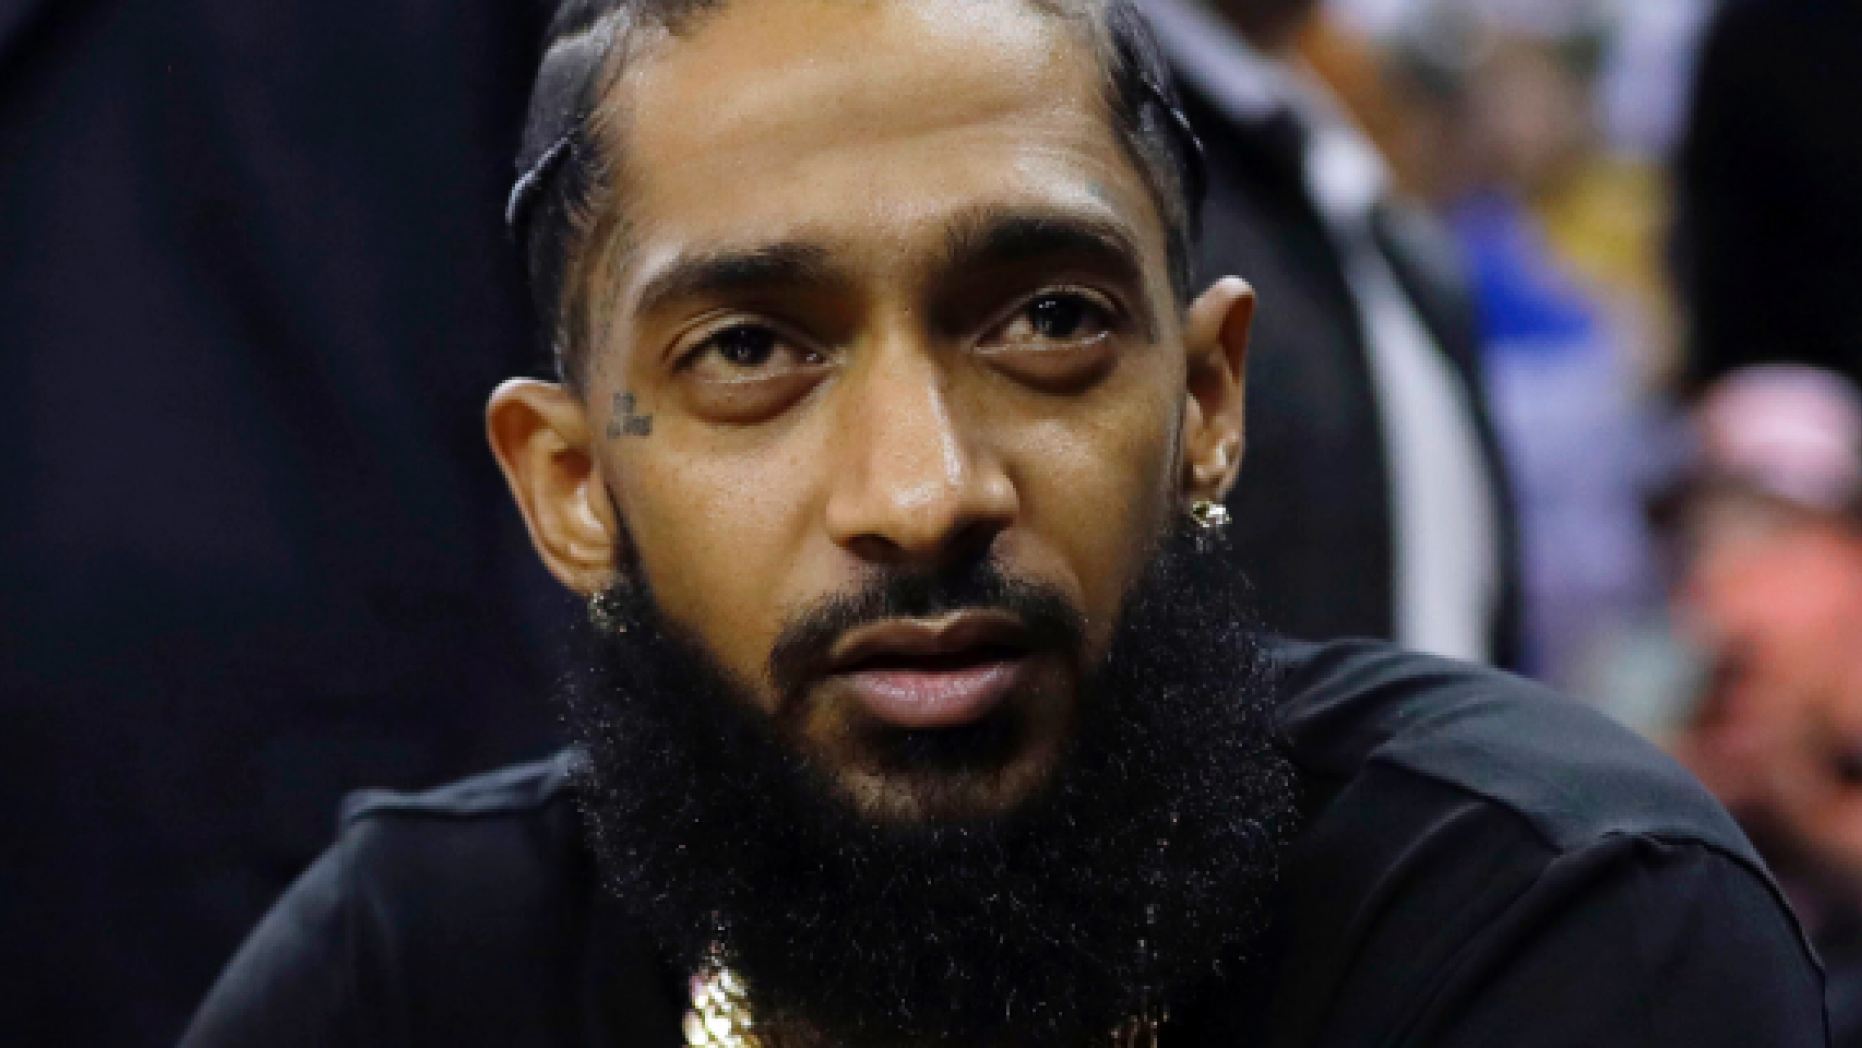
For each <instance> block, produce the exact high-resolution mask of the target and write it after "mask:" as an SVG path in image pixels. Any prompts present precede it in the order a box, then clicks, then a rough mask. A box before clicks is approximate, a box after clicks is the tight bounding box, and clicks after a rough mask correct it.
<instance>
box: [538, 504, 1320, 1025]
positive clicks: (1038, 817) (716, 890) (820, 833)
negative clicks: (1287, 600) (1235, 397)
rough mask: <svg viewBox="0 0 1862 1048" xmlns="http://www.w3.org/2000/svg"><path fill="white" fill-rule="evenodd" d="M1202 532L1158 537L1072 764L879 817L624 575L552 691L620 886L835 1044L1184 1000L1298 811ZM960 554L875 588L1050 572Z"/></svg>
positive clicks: (759, 1003) (1214, 960)
mask: <svg viewBox="0 0 1862 1048" xmlns="http://www.w3.org/2000/svg"><path fill="white" fill-rule="evenodd" d="M1208 542H1209V539H1208V538H1207V536H1206V535H1203V534H1195V535H1192V534H1191V533H1190V531H1189V530H1188V528H1187V527H1186V528H1185V529H1184V530H1183V531H1182V532H1181V533H1179V534H1174V535H1172V536H1170V537H1169V538H1167V539H1166V540H1164V541H1163V542H1161V543H1160V544H1159V551H1158V553H1157V555H1156V556H1155V557H1154V559H1153V562H1152V564H1151V566H1150V568H1149V570H1147V571H1146V572H1145V573H1144V576H1143V578H1142V579H1141V580H1140V581H1139V583H1138V584H1137V585H1136V586H1135V587H1134V588H1133V589H1132V591H1131V593H1130V594H1129V595H1128V597H1127V598H1126V600H1125V602H1124V605H1123V609H1122V612H1121V614H1120V621H1119V624H1118V626H1117V628H1116V629H1115V632H1114V636H1113V638H1112V641H1111V643H1110V645H1109V646H1108V650H1107V655H1106V657H1105V658H1104V659H1103V661H1102V663H1101V665H1100V667H1099V669H1098V670H1097V671H1096V672H1094V673H1092V674H1091V675H1090V677H1089V679H1088V681H1087V682H1086V684H1085V686H1084V688H1083V690H1082V693H1081V696H1080V699H1079V709H1078V714H1077V719H1076V721H1075V730H1074V737H1073V738H1072V739H1071V740H1070V742H1069V745H1068V748H1067V750H1066V753H1065V755H1064V756H1063V758H1062V760H1061V764H1060V765H1059V767H1058V768H1056V769H1055V771H1054V772H1053V774H1052V776H1051V778H1050V779H1049V781H1048V782H1047V783H1046V784H1045V785H1044V786H1043V787H1042V788H1041V789H1040V790H1038V792H1036V793H1035V794H1034V795H1033V796H1032V797H1030V798H1029V799H1027V800H1026V801H1024V802H1023V803H1022V804H1020V805H1019V806H1017V807H1016V808H1015V809H1014V810H1013V811H1011V812H1009V813H1007V814H1004V815H1002V816H1000V817H996V818H990V819H972V820H968V821H943V822H929V823H915V824H910V825H899V824H884V823H878V822H874V821H872V820H870V819H867V818H863V817H862V816H861V815H859V814H858V813H857V812H856V811H855V810H854V809H853V807H852V806H851V805H850V804H849V803H848V802H847V801H846V800H844V799H842V797H841V796H840V795H839V794H837V793H835V792H833V790H832V788H831V786H830V785H829V783H828V781H827V777H826V776H825V775H823V774H822V773H821V772H820V771H819V770H818V769H816V768H814V767H812V766H810V764H809V763H808V761H807V759H806V758H804V757H803V756H801V755H800V753H799V751H798V749H797V748H796V747H795V746H794V745H793V744H792V743H791V742H789V741H786V740H785V739H784V738H783V737H782V736H781V735H780V734H779V732H778V730H777V729H776V728H775V727H774V726H773V725H772V723H771V718H770V717H768V716H767V715H765V714H762V713H760V712H757V710H756V708H755V707H754V706H753V705H752V704H751V701H750V699H749V697H748V694H747V693H746V690H745V688H744V687H743V686H742V685H741V684H739V683H735V682H733V681H732V679H731V678H729V677H728V676H727V675H726V673H725V672H724V671H723V670H722V669H721V668H720V667H719V666H718V665H717V663H716V661H715V660H714V659H713V658H711V657H710V655H709V654H708V652H707V650H706V649H705V648H704V647H703V646H702V644H701V643H700V642H699V641H698V640H697V639H696V638H694V637H691V636H690V635H688V634H687V633H686V632H684V631H682V630H679V629H677V628H675V627H673V626H671V625H670V624H668V623H667V622H666V621H665V620H664V618H663V617H662V616H661V615H659V614H658V611H657V609H656V607H655V605H654V603H653V600H652V598H651V595H650V594H649V593H647V592H646V590H645V588H644V587H641V586H634V587H620V588H616V589H615V590H614V591H612V592H610V593H609V594H607V595H606V598H605V600H604V605H605V608H606V613H607V616H608V617H609V620H610V624H618V625H621V626H624V627H625V631H624V632H616V631H612V630H595V629H591V628H587V627H581V628H580V629H579V630H578V632H579V635H580V640H581V642H582V644H583V645H584V652H585V653H584V655H583V657H582V658H580V659H578V660H576V662H577V665H578V667H579V668H578V669H576V670H575V671H573V672H572V673H571V674H570V676H569V678H568V680H567V681H566V686H565V688H564V689H563V694H562V701H563V703H564V706H565V709H566V720H567V722H568V724H569V727H570V729H571V731H572V734H573V736H574V739H575V742H576V743H577V745H578V746H579V748H580V749H581V751H582V755H583V757H584V759H583V760H582V761H581V762H580V770H579V775H578V787H579V790H580V795H581V798H582V804H583V811H584V815H585V819H586V825H587V830H588V838H589V843H590V846H591V848H592V849H593V851H594V853H595V855H596V858H597V860H598V863H599V866H600V868H601V871H602V879H603V882H604V884H605V886H606V887H607V888H608V889H609V890H610V891H612V892H613V893H614V894H615V895H616V896H617V897H619V899H620V900H621V901H622V903H623V904H624V906H625V908H626V909H627V910H628V911H629V912H630V913H632V914H634V915H635V916H636V918H637V919H639V920H641V921H643V922H645V923H646V925H647V926H648V927H649V928H650V929H651V930H652V931H654V932H655V933H657V935H658V936H659V937H660V939H661V941H662V943H663V945H664V946H665V948H667V949H668V950H669V951H670V952H671V954H672V958H673V960H674V961H675V962H676V963H679V964H681V965H684V966H686V968H687V970H692V969H695V968H696V967H697V966H698V965H699V963H700V962H701V960H702V959H703V958H705V957H706V956H707V952H708V951H709V950H711V949H713V948H714V947H715V948H721V950H722V954H723V957H722V959H723V960H724V961H726V962H727V963H728V964H729V965H730V966H731V967H732V968H734V969H735V970H736V971H737V973H738V974H739V975H740V976H741V977H742V978H743V979H744V981H745V982H746V983H747V984H748V986H749V988H750V992H751V995H752V997H751V1003H752V1005H753V1008H754V1010H755V1012H756V1014H757V1015H758V1016H759V1021H768V1020H770V1019H771V1018H776V1019H777V1020H778V1021H791V1020H793V1021H797V1022H798V1024H799V1025H802V1026H805V1027H806V1028H808V1029H811V1030H813V1031H815V1032H817V1033H818V1034H820V1035H822V1036H824V1037H825V1038H826V1039H827V1040H828V1041H829V1042H831V1043H838V1044H875V1043H878V1044H897V1043H900V1042H909V1041H917V1040H961V1041H963V1042H966V1043H973V1044H1000V1043H1005V1042H1013V1043H1015V1044H1023V1045H1032V1046H1057V1045H1062V1044H1069V1043H1084V1042H1086V1041H1089V1040H1094V1039H1103V1038H1104V1036H1105V1035H1106V1033H1107V1031H1109V1030H1110V1029H1111V1028H1112V1027H1113V1026H1115V1025H1116V1024H1117V1023H1118V1022H1119V1021H1120V1020H1121V1019H1123V1018H1124V1017H1126V1016H1127V1015H1130V1014H1131V1013H1133V1012H1134V1011H1135V1010H1136V1009H1137V1008H1138V1006H1139V1004H1140V1002H1141V1000H1142V999H1143V997H1144V996H1145V994H1146V993H1147V992H1149V993H1150V994H1151V995H1152V996H1153V997H1155V998H1161V999H1163V1000H1166V1001H1168V1000H1181V999H1184V998H1185V997H1187V996H1188V995H1189V994H1190V993H1191V991H1192V990H1193V988H1194V987H1195V986H1197V985H1198V984H1201V983H1204V982H1205V981H1207V980H1209V979H1211V978H1215V977H1218V976H1220V975H1221V974H1222V972H1223V970H1224V968H1225V966H1230V965H1235V964H1239V963H1241V962H1242V961H1243V960H1244V959H1247V958H1248V957H1249V956H1250V954H1251V953H1252V952H1253V951H1254V949H1255V948H1256V946H1257V945H1258V943H1259V942H1260V939H1261V937H1262V936H1263V934H1264V933H1265V932H1266V930H1267V927H1268V924H1269V922H1270V918H1271V915H1272V904H1271V898H1272V894H1273V886H1274V879H1275V875H1276V872H1277V868H1278V860H1279V854H1280V852H1281V850H1282V847H1283V846H1284V843H1285V841H1286V840H1287V838H1288V837H1289V836H1290V834H1291V832H1292V829H1293V822H1294V816H1293V811H1294V803H1293V797H1294V793H1293V791H1294V786H1293V783H1294V779H1293V773H1292V770H1291V768H1290V766H1289V765H1288V764H1287V763H1286V760H1285V758H1284V756H1283V755H1282V754H1281V753H1280V752H1279V751H1278V750H1277V749H1276V747H1275V746H1274V744H1273V732H1272V726H1271V719H1272V702H1273V695H1274V682H1273V680H1272V677H1271V674H1270V673H1269V672H1268V668H1267V667H1268V662H1267V660H1266V658H1265V656H1264V654H1263V651H1262V648H1261V646H1260V644H1259V641H1258V639H1257V636H1256V633H1255V631H1254V630H1253V629H1251V628H1250V626H1249V624H1250V622H1251V619H1250V618H1249V616H1248V615H1247V599H1246V596H1247V593H1246V584H1245V583H1244V582H1242V581H1241V580H1240V579H1239V578H1238V577H1236V575H1235V574H1234V573H1233V571H1232V569H1230V568H1228V567H1227V562H1226V560H1225V559H1224V558H1221V557H1217V556H1211V555H1208V554H1207V553H1205V552H1203V550H1202V549H1201V547H1202V546H1203V545H1206V544H1207V543H1208ZM949 574H950V573H944V575H942V576H940V578H943V577H945V576H948V575H949ZM958 574H960V575H962V576H963V577H962V578H957V579H947V580H946V581H948V583H949V584H948V585H947V586H942V585H938V584H933V585H931V586H929V587H928V588H927V587H926V586H925V585H924V583H923V581H922V578H920V579H919V580H918V581H915V582H914V581H912V580H908V579H900V578H894V579H890V580H887V579H885V578H881V579H879V580H878V582H877V584H876V585H875V587H873V589H874V590H886V589H888V588H891V589H895V590H903V591H905V592H908V593H917V594H919V596H920V598H925V599H929V600H930V603H931V604H933V605H936V606H940V607H942V606H945V605H946V604H948V603H950V602H949V601H944V600H939V599H937V598H936V595H937V594H939V593H946V594H952V595H960V599H959V600H958V603H960V604H961V605H962V606H973V604H974V603H975V602H982V603H984V604H985V605H992V606H1000V604H1001V603H1002V602H1004V601H1006V602H1007V603H1009V604H1010V605H1011V607H1013V606H1014V605H1015V603H1016V600H1015V598H1014V596H1013V594H1014V592H1016V591H1018V590H1019V591H1022V592H1027V591H1040V590H1042V587H1040V586H1039V585H1038V584H1032V583H1019V582H1012V581H1011V582H1010V583H1009V584H1008V585H1007V586H1004V585H1002V584H1001V583H1000V581H999V580H1000V575H999V573H997V572H996V569H995V568H994V566H993V565H991V564H989V563H987V562H984V563H983V564H973V565H969V566H967V567H965V568H963V569H960V570H959V572H958ZM979 575H980V576H983V577H985V579H987V578H988V577H994V578H996V579H997V580H998V582H997V583H996V584H989V583H988V582H987V581H985V582H983V583H979V582H977V577H978V576H979ZM888 581H889V582H891V583H892V584H893V585H892V586H891V587H888V586H887V582H888ZM927 593H928V594H929V597H926V594H927ZM991 594H994V595H995V597H992V596H991ZM1004 594H1007V595H1006V596H1004ZM1032 599H1034V600H1036V601H1039V600H1040V599H1041V598H1040V596H1039V593H1038V592H1036V594H1035V596H1034V598H1032ZM832 603H834V604H835V605H836V606H838V607H840V608H841V609H843V611H844V609H845V608H846V607H848V606H850V604H849V602H848V601H847V600H845V599H843V600H840V601H835V602H832ZM898 603H899V602H898V601H889V600H887V599H883V598H879V597H870V598H856V599H855V600H854V601H853V602H852V604H857V605H864V606H866V607H868V608H869V609H872V610H882V609H886V608H890V607H893V606H895V605H897V604H898ZM906 603H908V604H911V603H914V601H913V600H910V599H908V600H906ZM1064 617H1065V616H1062V618H1064ZM1057 624H1058V623H1057Z"/></svg>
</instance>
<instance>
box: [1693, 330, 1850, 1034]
mask: <svg viewBox="0 0 1862 1048" xmlns="http://www.w3.org/2000/svg"><path fill="white" fill-rule="evenodd" d="M1695 419H1696V421H1697V423H1698V427H1697V429H1698V435H1699V438H1700V439H1699V440H1698V442H1697V443H1698V446H1699V456H1698V458H1697V460H1696V461H1695V462H1694V463H1692V465H1691V470H1690V472H1689V474H1688V476H1687V477H1686V478H1685V480H1684V482H1683V483H1681V484H1678V485H1676V487H1675V489H1674V490H1673V491H1672V492H1671V493H1669V496H1668V497H1667V498H1665V499H1664V500H1663V503H1662V504H1661V505H1660V507H1659V508H1660V509H1661V510H1662V511H1663V512H1662V514H1661V516H1662V517H1663V518H1664V520H1665V522H1666V523H1668V524H1669V525H1670V529H1671V531H1672V533H1673V535H1674V537H1675V539H1676V540H1677V546H1678V547H1680V548H1679V550H1678V552H1679V553H1680V556H1679V557H1677V558H1676V559H1677V560H1678V562H1679V563H1680V564H1681V565H1682V566H1683V569H1684V570H1683V571H1682V572H1681V574H1680V577H1679V579H1678V584H1677V585H1676V587H1675V600H1674V603H1675V607H1676V610H1677V612H1678V616H1677V617H1678V619H1679V621H1680V625H1681V626H1682V628H1683V630H1684V632H1685V634H1686V635H1687V637H1688V639H1689V640H1690V641H1691V643H1692V646H1693V647H1695V648H1697V649H1698V650H1699V651H1701V652H1702V653H1704V655H1705V661H1706V663H1707V666H1708V668H1709V672H1706V673H1704V674H1702V677H1703V678H1704V679H1703V681H1702V684H1703V685H1704V687H1703V692H1704V694H1702V695H1701V697H1700V702H1699V705H1698V709H1696V710H1695V711H1694V713H1693V716H1692V718H1691V720H1690V722H1689V723H1688V724H1686V726H1685V728H1684V730H1683V731H1681V732H1680V733H1679V735H1678V737H1677V738H1676V740H1675V753H1676V755H1677V756H1679V757H1680V758H1681V760H1682V761H1683V763H1685V764H1686V765H1687V766H1688V767H1689V768H1690V769H1692V770H1693V771H1694V772H1695V774H1697V775H1699V776H1700V778H1701V781H1702V782H1703V783H1705V784H1706V786H1707V787H1708V788H1709V789H1710V790H1712V791H1713V792H1714V794H1715V795H1716V796H1717V797H1719V799H1720V801H1721V802H1722V803H1723V804H1725V805H1726V806H1727V808H1728V809H1729V810H1730V811H1731V812H1732V813H1733V815H1734V816H1735V817H1737V818H1738V819H1739V822H1740V825H1741V826H1742V828H1744V829H1745V831H1746V832H1747V833H1748V834H1749V835H1750V836H1751V838H1752V840H1753V842H1754V843H1755V844H1756V845H1757V847H1758V848H1759V849H1760V851H1761V853H1762V854H1763V856H1764V858H1765V861H1766V863H1767V864H1768V865H1769V866H1770V867H1771V869H1772V870H1773V871H1775V873H1776V875H1777V877H1778V879H1779V882H1780V883H1781V884H1782V885H1783V887H1784V889H1785V891H1786V892H1787V894H1788V897H1789V898H1790V900H1791V905H1792V908H1793V909H1794V910H1795V911H1796V912H1797V914H1798V915H1799V917H1800V918H1801V919H1802V920H1803V922H1804V925H1805V926H1806V929H1807V930H1808V931H1809V932H1810V934H1811V936H1812V937H1813V940H1814V942H1815V944H1816V946H1817V950H1818V952H1819V953H1820V954H1821V955H1822V957H1823V960H1824V962H1825V964H1826V965H1827V966H1828V975H1829V979H1828V982H1829V992H1828V1000H1829V1010H1830V1025H1831V1034H1832V1038H1833V1040H1834V1043H1835V1044H1837V1045H1839V1046H1849V1045H1858V1044H1862V524H1859V523H1858V521H1859V520H1862V517H1858V510H1862V398H1859V397H1858V396H1857V393H1856V390H1855V388H1854V387H1853V386H1851V385H1850V384H1849V383H1848V382H1847V381H1845V380H1844V379H1842V378H1841V377H1839V376H1837V375H1835V374H1832V373H1830V372H1827V371H1821V370H1818V369H1815V368H1807V367H1802V366H1799V365H1785V364H1769V365H1761V366H1758V367H1751V368H1743V369H1741V370H1739V371H1735V372H1733V373H1732V374H1730V375H1728V376H1726V377H1725V378H1722V379H1720V380H1719V381H1718V382H1716V383H1714V384H1713V385H1712V386H1710V387H1708V389H1707V392H1706V395H1705V397H1704V398H1703V399H1702V403H1701V405H1700V408H1699V410H1698V411H1697V412H1696V414H1695Z"/></svg>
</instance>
